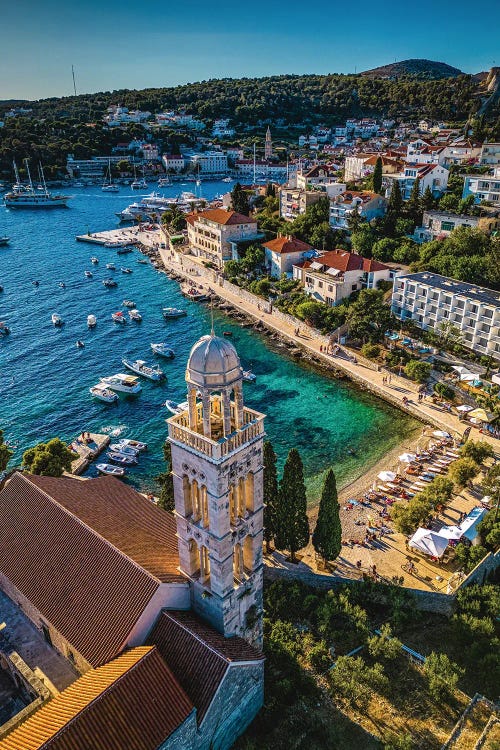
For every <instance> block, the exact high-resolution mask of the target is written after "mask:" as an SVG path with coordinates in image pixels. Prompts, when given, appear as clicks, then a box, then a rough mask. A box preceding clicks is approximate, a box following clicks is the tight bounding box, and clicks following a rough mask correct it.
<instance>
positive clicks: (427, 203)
mask: <svg viewBox="0 0 500 750" xmlns="http://www.w3.org/2000/svg"><path fill="white" fill-rule="evenodd" d="M435 204H436V201H435V200H434V196H433V195H432V190H431V189H430V186H429V185H427V187H426V188H425V190H424V194H423V196H422V198H421V201H420V205H421V208H422V211H430V210H431V209H433V208H434V206H435Z"/></svg>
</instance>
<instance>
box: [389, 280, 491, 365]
mask: <svg viewBox="0 0 500 750" xmlns="http://www.w3.org/2000/svg"><path fill="white" fill-rule="evenodd" d="M391 309H392V312H393V314H394V315H396V317H398V318H400V320H409V319H411V320H412V321H413V322H414V323H416V324H417V325H418V326H420V328H422V329H424V330H427V329H429V328H432V329H434V330H439V328H440V326H441V324H442V323H443V322H447V321H448V322H450V323H452V324H453V325H454V326H456V327H457V328H458V329H459V330H460V331H461V333H462V337H463V344H464V346H466V347H468V348H469V349H472V351H474V352H476V353H477V354H484V355H491V356H492V357H494V358H495V359H498V360H500V294H499V293H498V292H494V291H492V290H491V289H486V288H485V287H480V286H477V285H475V284H468V283H466V282H465V281H456V280H455V279H450V278H448V277H446V276H440V275H439V274H437V273H429V272H427V271H424V272H421V273H413V274H402V275H401V276H399V277H398V278H397V279H395V282H394V289H393V293H392V303H391Z"/></svg>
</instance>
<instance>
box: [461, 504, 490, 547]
mask: <svg viewBox="0 0 500 750" xmlns="http://www.w3.org/2000/svg"><path fill="white" fill-rule="evenodd" d="M487 512H488V511H487V510H486V508H479V507H477V508H473V509H472V510H471V512H470V513H469V515H468V516H466V517H465V518H464V520H463V521H462V523H461V524H460V529H461V531H462V535H463V536H464V537H465V538H466V539H468V540H469V541H470V542H473V541H474V540H475V539H476V538H477V527H478V525H479V523H480V522H481V521H482V519H483V518H484V516H485V515H486V513H487Z"/></svg>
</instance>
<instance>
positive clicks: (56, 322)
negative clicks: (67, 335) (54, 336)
mask: <svg viewBox="0 0 500 750" xmlns="http://www.w3.org/2000/svg"><path fill="white" fill-rule="evenodd" d="M50 319H51V321H52V325H54V326H56V328H60V327H61V326H62V324H63V319H62V318H61V316H60V315H58V314H57V313H52V315H51V316H50Z"/></svg>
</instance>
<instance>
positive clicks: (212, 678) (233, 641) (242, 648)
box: [149, 610, 264, 723]
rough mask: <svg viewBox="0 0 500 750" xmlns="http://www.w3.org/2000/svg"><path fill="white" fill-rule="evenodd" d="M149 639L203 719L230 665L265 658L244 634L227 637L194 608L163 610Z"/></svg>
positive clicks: (199, 720)
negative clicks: (200, 617) (201, 676)
mask: <svg viewBox="0 0 500 750" xmlns="http://www.w3.org/2000/svg"><path fill="white" fill-rule="evenodd" d="M149 640H150V642H151V643H154V644H155V645H156V646H157V647H158V649H159V651H160V653H161V655H162V656H163V658H164V659H165V661H167V662H168V664H169V666H170V668H171V669H172V671H173V673H174V674H175V676H176V677H177V679H178V680H179V682H180V684H181V685H182V687H183V688H184V690H185V691H186V693H187V694H188V695H189V697H190V698H191V700H192V701H193V703H194V705H195V706H196V708H197V711H198V722H199V723H200V722H201V721H202V720H203V717H204V716H205V714H206V712H207V710H208V708H209V706H210V703H211V701H212V698H213V697H214V695H215V693H216V691H217V688H218V687H219V685H220V683H221V681H222V680H223V678H224V676H225V674H226V671H227V669H228V667H229V665H230V664H231V663H233V662H242V661H260V660H262V659H263V658H264V656H263V654H262V653H261V652H260V651H258V650H257V649H255V648H253V647H252V646H250V644H248V643H247V642H246V641H245V640H243V638H239V637H233V638H225V637H224V636H223V635H221V633H218V632H217V631H216V630H214V628H212V627H210V625H207V624H206V623H204V622H202V621H201V620H200V619H199V618H198V617H196V615H194V614H193V613H192V612H182V611H177V610H176V611H163V612H162V614H161V615H160V617H159V618H158V621H157V623H156V625H155V627H154V630H153V632H152V634H151V636H150V639H149ZM200 675H203V679H200Z"/></svg>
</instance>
